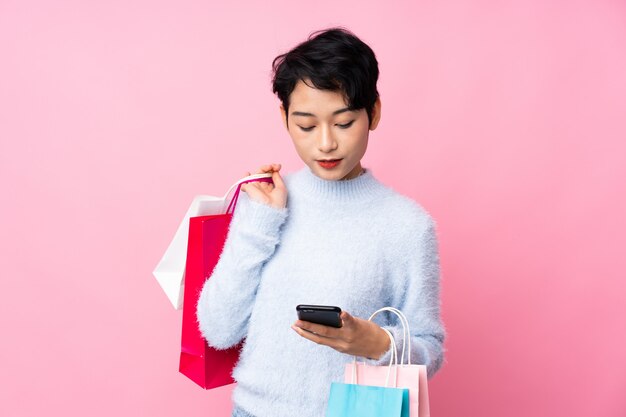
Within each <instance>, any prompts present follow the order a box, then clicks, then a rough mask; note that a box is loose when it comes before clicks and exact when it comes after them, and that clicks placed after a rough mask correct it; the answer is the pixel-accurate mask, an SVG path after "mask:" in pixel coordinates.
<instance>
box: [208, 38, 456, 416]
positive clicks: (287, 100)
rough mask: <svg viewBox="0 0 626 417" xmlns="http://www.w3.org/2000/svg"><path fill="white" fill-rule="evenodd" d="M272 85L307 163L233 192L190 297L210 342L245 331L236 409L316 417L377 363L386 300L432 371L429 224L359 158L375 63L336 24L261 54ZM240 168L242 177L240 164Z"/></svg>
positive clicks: (384, 358) (435, 326)
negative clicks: (306, 316)
mask: <svg viewBox="0 0 626 417" xmlns="http://www.w3.org/2000/svg"><path fill="white" fill-rule="evenodd" d="M273 69H274V78H273V91H274V92H275V93H276V94H277V95H278V97H279V99H280V100H281V105H280V111H281V116H282V120H283V123H284V125H285V128H286V129H287V131H288V132H289V135H290V136H291V138H292V140H293V144H294V147H295V150H296V152H297V153H298V155H299V157H300V158H301V159H302V161H303V162H304V163H305V165H306V166H305V167H304V168H302V169H301V170H299V171H296V172H294V173H291V174H287V175H285V177H284V179H283V177H282V176H281V175H280V169H281V165H280V164H270V165H265V166H263V167H261V168H260V169H259V170H258V172H259V173H261V172H271V173H272V179H273V185H272V184H268V183H260V182H256V183H248V184H246V185H245V186H244V187H242V190H243V191H244V192H245V193H243V194H242V195H241V196H240V199H239V202H238V206H237V209H236V210H235V214H234V216H233V220H232V222H231V226H230V230H229V235H228V238H227V240H226V243H225V245H224V250H223V252H222V255H221V258H220V260H219V262H218V264H217V265H216V267H215V270H214V271H213V273H212V275H211V277H210V279H208V280H207V281H206V283H205V285H204V287H203V289H202V292H201V294H200V297H199V301H198V306H197V316H198V322H199V326H200V330H201V332H202V334H203V336H204V337H205V338H206V340H207V342H208V343H209V344H210V345H212V346H214V347H215V348H218V349H226V348H229V347H232V346H234V345H236V344H237V343H239V342H240V341H242V340H245V342H244V345H243V348H242V351H241V356H240V360H239V362H238V364H237V366H236V367H235V369H234V371H233V376H234V378H235V380H236V381H237V386H236V387H235V389H234V391H233V402H234V410H233V416H236V417H250V416H254V417H270V416H271V417H283V416H284V417H293V416H295V415H298V416H300V417H308V416H315V417H318V416H321V415H323V414H324V412H325V407H326V403H327V401H328V394H329V389H330V384H331V382H333V381H337V382H340V381H343V372H344V367H345V364H346V363H347V362H349V361H351V360H352V359H353V355H356V356H359V357H361V358H362V360H365V361H366V362H368V363H370V364H381V365H382V364H386V363H389V358H390V354H391V346H390V341H389V337H388V336H387V334H386V333H385V331H384V330H383V329H382V328H383V327H384V328H386V329H387V330H389V331H390V332H391V333H392V334H393V335H394V337H395V340H396V343H397V344H398V346H401V345H402V341H403V335H402V327H401V326H400V324H399V323H398V322H397V321H396V320H395V319H394V318H393V317H390V316H382V318H381V320H380V322H381V325H379V324H376V323H374V322H369V321H367V317H369V315H370V314H371V313H373V312H374V311H376V310H377V309H379V308H381V307H384V306H393V307H396V308H398V309H400V310H402V311H403V312H404V314H405V315H406V316H407V317H408V320H409V323H410V325H411V338H412V352H411V359H412V361H413V363H421V364H425V365H427V368H428V373H429V376H432V375H433V374H434V373H435V372H436V371H437V370H438V369H439V367H440V366H441V363H442V360H443V341H444V337H445V331H444V328H443V324H442V322H441V319H440V315H439V304H440V302H439V258H438V249H437V239H436V232H435V224H434V221H433V219H432V218H431V216H430V215H429V214H428V213H427V212H426V211H425V210H424V209H423V208H422V207H421V206H420V205H419V204H418V203H416V202H415V201H413V200H412V199H410V198H409V197H406V196H404V195H401V194H399V193H397V192H395V191H394V190H392V189H391V188H389V187H387V186H386V185H384V184H382V183H380V182H379V181H378V180H377V179H376V178H375V177H374V175H373V173H372V171H371V169H369V168H363V167H362V165H361V159H362V158H363V156H364V155H365V152H366V150H367V143H368V139H369V131H370V130H374V129H375V128H376V127H377V125H378V123H379V121H380V116H381V102H380V97H379V94H378V91H377V89H376V82H377V80H378V63H377V61H376V57H375V55H374V52H373V51H372V50H371V48H370V47H369V46H367V45H366V44H365V43H363V42H362V41H361V40H360V39H358V38H357V37H356V36H354V35H353V34H352V33H351V32H349V31H347V30H345V29H339V28H335V29H329V30H325V31H321V32H317V33H314V34H312V35H311V36H310V37H309V39H308V40H307V41H306V42H303V43H301V44H300V45H298V46H296V47H295V48H294V49H292V50H291V51H289V52H288V53H286V54H283V55H280V56H278V57H277V58H276V59H275V60H274V63H273ZM248 174H249V173H248ZM298 304H321V305H335V306H339V307H341V308H342V310H343V311H342V314H341V321H342V327H341V328H334V327H328V326H323V325H320V324H314V323H309V322H305V321H300V320H295V319H296V314H295V307H296V305H298Z"/></svg>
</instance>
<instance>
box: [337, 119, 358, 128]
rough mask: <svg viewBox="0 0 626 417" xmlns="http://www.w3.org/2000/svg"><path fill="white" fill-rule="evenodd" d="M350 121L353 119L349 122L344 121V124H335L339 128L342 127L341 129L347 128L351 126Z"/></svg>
mask: <svg viewBox="0 0 626 417" xmlns="http://www.w3.org/2000/svg"><path fill="white" fill-rule="evenodd" d="M352 123H354V120H352V121H350V122H348V123H346V124H344V125H339V124H338V125H337V126H339V127H340V128H342V129H347V128H349V127H350V126H352Z"/></svg>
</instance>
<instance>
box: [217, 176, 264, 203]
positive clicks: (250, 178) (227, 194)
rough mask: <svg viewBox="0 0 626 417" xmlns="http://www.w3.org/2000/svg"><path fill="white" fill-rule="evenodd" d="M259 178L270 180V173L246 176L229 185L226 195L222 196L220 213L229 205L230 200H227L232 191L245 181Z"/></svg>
mask: <svg viewBox="0 0 626 417" xmlns="http://www.w3.org/2000/svg"><path fill="white" fill-rule="evenodd" d="M260 178H272V173H271V172H266V173H263V174H252V175H248V176H247V177H243V178H242V179H240V180H239V181H237V182H236V183H234V184H233V185H231V186H230V188H229V189H228V191H226V194H224V207H223V208H222V211H225V209H226V207H228V206H229V205H230V199H229V198H228V196H229V195H230V194H231V193H232V192H233V190H235V189H236V188H237V187H239V186H240V185H241V184H243V183H244V182H246V181H251V180H258V179H260Z"/></svg>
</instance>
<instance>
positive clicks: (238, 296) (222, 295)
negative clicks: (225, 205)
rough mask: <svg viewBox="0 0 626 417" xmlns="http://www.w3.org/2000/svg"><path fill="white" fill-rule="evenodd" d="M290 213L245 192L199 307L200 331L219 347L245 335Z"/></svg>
mask: <svg viewBox="0 0 626 417" xmlns="http://www.w3.org/2000/svg"><path fill="white" fill-rule="evenodd" d="M287 215H288V209H287V208H282V209H277V208H274V207H272V206H270V205H267V204H264V203H260V202H257V201H254V200H252V199H250V198H249V197H248V195H247V194H246V193H245V192H241V193H240V195H239V201H238V202H237V207H236V209H235V212H234V214H233V218H232V221H231V223H230V227H229V231H228V236H227V238H226V241H225V243H224V249H223V250H222V253H221V255H220V258H219V260H218V262H217V264H216V266H215V269H214V270H213V273H212V274H211V276H210V277H209V279H207V280H206V281H205V283H204V285H203V287H202V290H201V292H200V297H199V299H198V304H197V309H196V316H197V320H198V325H199V329H200V332H201V334H202V336H203V337H204V338H205V339H206V340H207V342H208V343H209V345H211V346H213V347H215V348H216V349H227V348H229V347H232V346H234V345H236V344H237V343H239V342H240V341H241V340H242V339H243V338H244V337H245V336H246V334H247V330H248V320H249V318H250V314H251V312H252V307H253V305H254V302H255V297H256V291H257V288H258V285H259V282H260V277H261V271H262V268H263V265H264V264H265V262H267V260H268V259H269V258H270V257H271V256H272V255H273V253H274V251H275V249H276V246H277V245H278V243H279V240H280V227H281V226H282V224H283V223H284V222H285V219H286V218H287Z"/></svg>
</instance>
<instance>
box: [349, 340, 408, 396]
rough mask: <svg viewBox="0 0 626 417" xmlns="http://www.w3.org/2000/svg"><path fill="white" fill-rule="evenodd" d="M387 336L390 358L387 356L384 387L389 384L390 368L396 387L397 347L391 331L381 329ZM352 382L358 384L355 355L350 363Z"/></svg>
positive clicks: (395, 386)
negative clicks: (392, 370) (389, 345)
mask: <svg viewBox="0 0 626 417" xmlns="http://www.w3.org/2000/svg"><path fill="white" fill-rule="evenodd" d="M383 331H384V332H385V333H387V336H389V340H390V342H391V346H392V349H391V358H389V366H388V367H387V378H386V380H385V387H388V386H389V377H390V376H391V368H393V369H394V371H395V372H394V377H393V388H397V386H398V349H397V347H396V340H395V339H394V337H393V335H392V334H391V332H390V331H389V330H387V329H383ZM352 384H358V381H357V372H356V356H355V357H354V362H353V364H352Z"/></svg>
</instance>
